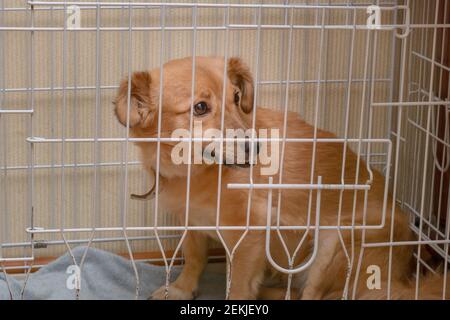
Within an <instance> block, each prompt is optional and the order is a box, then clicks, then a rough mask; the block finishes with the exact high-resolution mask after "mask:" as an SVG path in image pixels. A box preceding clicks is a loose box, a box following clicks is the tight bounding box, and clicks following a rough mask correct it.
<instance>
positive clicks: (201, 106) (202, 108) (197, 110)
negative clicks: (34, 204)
mask: <svg viewBox="0 0 450 320" xmlns="http://www.w3.org/2000/svg"><path fill="white" fill-rule="evenodd" d="M207 112H208V105H207V104H206V102H204V101H201V102H199V103H197V104H196V105H195V106H194V114H195V115H196V116H201V115H204V114H205V113H207Z"/></svg>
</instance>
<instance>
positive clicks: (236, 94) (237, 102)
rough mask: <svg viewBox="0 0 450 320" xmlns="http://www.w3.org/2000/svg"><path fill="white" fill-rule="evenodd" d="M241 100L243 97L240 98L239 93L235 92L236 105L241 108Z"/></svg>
mask: <svg viewBox="0 0 450 320" xmlns="http://www.w3.org/2000/svg"><path fill="white" fill-rule="evenodd" d="M240 99H241V97H239V92H235V93H234V104H235V105H237V106H239V100H240Z"/></svg>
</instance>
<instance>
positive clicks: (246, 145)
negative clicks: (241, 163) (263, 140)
mask: <svg viewBox="0 0 450 320" xmlns="http://www.w3.org/2000/svg"><path fill="white" fill-rule="evenodd" d="M255 145H256V148H255V149H256V150H255V152H256V154H259V142H255ZM244 147H245V153H247V154H250V142H248V141H245V146H244Z"/></svg>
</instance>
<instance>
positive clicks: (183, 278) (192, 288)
mask: <svg viewBox="0 0 450 320" xmlns="http://www.w3.org/2000/svg"><path fill="white" fill-rule="evenodd" d="M182 246H183V253H184V256H185V265H184V268H183V270H182V271H181V273H180V275H179V276H178V278H177V280H175V281H174V282H173V283H172V284H171V285H170V286H169V290H168V294H169V295H168V299H170V300H192V299H194V297H195V294H196V292H197V289H198V282H199V279H200V276H201V274H202V272H203V270H204V269H205V266H206V262H207V260H208V238H207V236H206V235H205V234H202V233H200V232H199V231H192V230H191V231H188V233H187V235H186V238H185V239H184V241H183V245H182ZM165 290H166V287H165V286H162V287H161V288H159V289H158V290H156V291H155V292H153V294H152V296H151V298H152V299H157V300H163V299H165Z"/></svg>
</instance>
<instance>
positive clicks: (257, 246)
mask: <svg viewBox="0 0 450 320" xmlns="http://www.w3.org/2000/svg"><path fill="white" fill-rule="evenodd" d="M224 63H225V62H224V59H223V58H209V57H197V58H196V60H195V66H196V69H195V86H194V92H193V100H191V93H192V92H191V91H192V79H191V77H192V58H185V59H180V60H173V61H170V62H168V63H166V64H165V65H164V68H163V80H162V83H161V79H160V70H159V69H154V70H152V71H150V72H136V73H133V75H132V78H131V83H130V88H129V87H128V80H127V79H125V80H123V82H122V83H121V85H120V89H119V91H118V96H117V98H116V100H115V104H116V108H115V112H116V115H117V118H118V120H119V121H120V122H121V123H122V124H123V125H127V124H129V127H130V134H131V136H132V137H137V138H148V137H157V135H158V122H159V121H160V122H161V137H165V138H168V137H171V134H172V132H173V131H174V130H176V129H179V128H185V129H189V128H190V116H191V105H192V116H193V120H194V121H201V122H202V127H203V130H207V129H209V128H218V129H220V128H221V116H222V113H221V110H222V107H221V105H222V100H224V102H225V104H224V107H223V109H224V110H225V115H224V128H226V129H228V128H233V129H247V128H250V127H251V126H252V116H253V112H256V129H260V128H265V129H271V128H278V129H280V132H281V133H282V132H283V131H282V130H283V113H281V112H276V111H271V110H268V109H263V108H259V107H258V108H257V109H256V110H253V105H254V101H253V96H254V84H253V79H252V75H251V73H250V71H249V68H248V67H247V66H246V65H245V64H244V63H243V62H242V61H241V60H240V59H237V58H231V59H229V60H228V61H227V62H226V63H227V66H226V67H227V68H226V69H227V73H226V74H227V77H226V79H224V70H225V65H224ZM224 85H225V86H226V88H225V89H226V90H225V92H226V96H225V97H224V98H223V97H222V95H223V89H224V88H223V86H224ZM160 87H162V88H163V93H162V105H159V100H160V99H159V98H160ZM128 89H130V92H131V96H130V101H128ZM128 102H129V107H130V108H129V110H128ZM160 108H162V109H160ZM128 112H129V119H128V117H127V114H128ZM160 112H161V117H162V118H161V119H159V118H158V117H159V113H160ZM287 137H288V138H313V137H314V128H313V127H312V126H310V125H309V124H307V123H305V122H304V121H303V120H301V119H300V118H299V117H298V115H297V114H295V113H289V115H288V119H287ZM317 138H335V136H334V135H333V134H331V133H328V132H324V131H321V130H318V131H317ZM136 144H137V146H138V147H139V149H140V151H141V159H142V161H143V165H144V167H145V168H146V170H147V171H148V172H155V171H156V163H157V158H156V156H157V143H155V142H151V143H149V142H139V143H136ZM175 144H176V142H164V141H163V142H161V144H160V159H161V160H160V167H159V173H160V183H161V186H162V191H161V193H160V194H159V201H160V205H161V206H162V207H164V209H165V210H167V211H168V212H171V213H173V214H175V215H177V216H178V217H179V218H180V221H182V223H183V224H184V219H185V213H186V194H187V190H186V188H187V176H188V170H189V166H188V165H187V164H174V163H173V161H172V158H171V155H172V154H171V153H172V150H173V148H174V145H175ZM204 145H205V143H204V144H203V146H204ZM313 148H316V153H315V159H314V162H313V161H312V154H313ZM245 149H246V159H247V160H248V159H249V158H250V157H249V153H251V152H252V151H251V148H248V147H246V148H245ZM344 150H345V152H346V156H345V163H344V166H345V174H344V179H343V180H344V182H345V183H346V184H365V183H366V182H367V181H368V179H369V173H368V171H367V170H366V165H365V163H364V162H363V161H362V160H360V161H359V162H358V159H357V156H356V155H355V153H353V152H352V151H351V150H350V149H349V148H344V146H343V144H342V143H333V142H320V143H317V144H316V145H315V146H314V144H313V143H312V142H302V143H294V142H290V143H286V148H285V154H284V162H283V174H282V182H283V183H297V184H309V183H311V170H312V165H313V163H314V175H313V179H312V182H313V183H316V182H317V177H318V176H322V177H323V181H322V183H324V184H341V183H342V179H341V171H342V166H343V164H342V163H343V152H344ZM253 153H255V151H253ZM226 157H227V156H226V155H224V159H225V161H226V160H227V158H226ZM260 167H261V165H260V164H256V165H255V166H253V182H254V183H267V182H268V176H264V175H261V174H260ZM190 170H191V172H190V180H191V182H190V190H189V200H190V204H189V219H188V222H189V225H190V226H216V217H217V215H216V213H217V203H218V202H217V197H218V187H219V165H218V164H192V165H191V168H190ZM249 179H250V168H249V167H248V166H247V168H238V167H236V166H235V165H223V166H222V171H221V181H220V188H221V195H220V218H219V219H218V220H217V221H218V222H219V225H220V226H246V225H247V223H248V224H249V225H251V226H265V225H266V219H267V197H268V191H267V190H253V191H252V192H251V201H250V211H249V212H250V215H249V217H248V221H247V204H248V197H249V193H250V191H248V190H245V191H243V190H231V189H228V188H227V185H228V184H229V183H248V182H249ZM273 179H274V183H277V182H278V181H279V174H278V173H277V174H275V175H273ZM384 183H385V182H384V178H383V176H382V175H380V174H379V173H377V172H373V180H372V182H371V189H370V191H369V192H368V199H367V210H366V217H365V223H366V224H367V225H379V224H380V222H381V213H382V208H383V199H384V189H385V185H384ZM310 194H311V199H309V197H310ZM316 195H317V192H316V191H312V192H310V191H309V190H282V191H281V192H280V193H278V191H276V190H275V191H274V192H273V202H272V206H273V208H277V206H278V204H279V201H281V202H280V208H281V215H280V219H279V223H280V225H281V226H305V225H307V224H308V207H309V204H311V206H310V210H309V211H310V212H311V219H310V221H309V223H310V225H314V224H315V212H316V205H315V203H316ZM279 196H280V197H279ZM341 196H342V206H341V208H340V209H339V203H340V201H339V200H340V197H341ZM310 200H311V201H310ZM387 203H388V204H387V213H388V214H387V216H386V223H385V227H384V228H380V229H376V230H367V231H366V232H365V235H364V236H365V239H366V242H385V241H389V240H390V226H391V222H392V221H391V215H390V212H391V209H390V208H391V206H390V204H391V203H392V200H391V199H388V200H387ZM339 212H340V221H339V222H338V213H339ZM352 212H355V216H354V217H352ZM363 212H364V192H363V191H358V192H355V191H354V190H346V191H343V192H342V194H341V192H340V191H338V190H323V191H322V193H321V208H320V214H321V217H320V225H321V226H336V225H338V223H340V225H341V226H351V225H352V224H353V225H362V224H363ZM275 213H276V210H273V217H272V224H276V223H277V218H276V216H275ZM393 222H394V225H395V228H394V229H393V231H394V233H393V240H394V241H402V240H410V239H411V238H412V234H411V232H410V229H409V227H408V221H407V218H406V216H405V215H404V214H403V213H402V212H400V211H399V210H396V213H395V218H394V221H393ZM243 232H244V231H243V230H240V231H236V230H225V231H224V230H222V231H220V235H221V236H222V237H223V240H224V242H225V244H226V245H227V247H228V248H230V250H231V249H232V248H233V247H234V246H235V244H236V243H237V242H238V241H239V239H240V237H241V236H242V234H243ZM304 232H305V231H301V230H297V231H288V230H283V231H280V232H279V233H278V232H276V231H273V232H271V239H272V240H271V244H270V246H271V253H272V256H273V258H274V260H275V261H276V262H277V263H278V264H279V265H280V266H282V267H284V268H289V261H288V258H287V255H286V253H285V250H284V247H283V246H282V242H281V241H280V237H279V236H282V237H283V239H284V241H285V242H286V247H287V249H288V251H289V254H292V253H293V252H294V250H295V249H296V247H297V245H298V243H299V241H300V239H301V238H302V237H303V235H304ZM341 235H342V238H340V236H339V233H338V232H337V230H336V229H328V230H325V229H324V230H321V231H320V237H319V239H320V240H319V246H318V253H317V256H316V258H315V260H314V262H313V264H312V266H310V268H309V269H308V272H306V274H305V273H304V274H303V277H296V278H297V279H298V281H294V284H295V287H297V288H298V289H299V291H298V294H300V289H301V288H303V290H302V298H304V299H322V298H333V299H336V298H340V297H341V296H342V291H343V288H344V284H345V282H346V276H347V273H348V272H349V271H351V272H350V290H352V289H354V290H355V292H356V297H357V298H358V295H361V294H364V292H367V285H366V280H367V277H368V275H367V273H366V270H367V267H368V266H370V265H377V266H379V267H380V269H381V277H382V281H387V273H388V261H389V260H388V259H389V249H388V248H387V247H378V248H366V249H365V250H364V251H363V252H362V251H361V239H362V236H363V235H362V232H361V230H355V231H354V232H351V231H350V230H349V229H346V230H342V231H341ZM218 238H219V237H218V234H217V232H216V231H215V230H206V231H193V230H190V231H189V232H188V233H187V236H186V238H185V239H184V242H183V251H184V255H185V258H186V261H185V265H184V268H183V271H182V273H181V274H180V276H179V277H178V279H177V280H176V281H175V282H174V283H172V284H171V285H170V288H169V292H168V294H169V299H192V298H194V294H195V292H196V290H197V286H198V281H199V277H200V275H201V274H202V272H203V269H204V267H205V264H206V262H207V249H208V240H209V239H214V240H218ZM352 238H353V246H352V241H351V239H352ZM341 239H342V241H343V243H344V244H345V247H346V249H347V250H348V252H349V254H350V256H349V258H350V259H351V260H350V261H351V263H350V265H351V266H352V268H351V269H349V263H348V259H347V257H346V255H345V252H344V250H343V249H342V245H341ZM313 240H314V237H313V230H309V231H308V232H307V234H306V241H305V243H304V245H303V246H302V248H301V249H300V250H299V252H298V254H297V257H296V259H295V264H294V266H296V265H299V264H301V263H302V262H304V261H306V260H307V259H308V256H309V255H310V254H311V250H312V247H313ZM352 248H353V251H352ZM352 253H353V254H352ZM360 254H361V259H362V260H361V262H362V263H361V268H360V276H359V281H357V282H355V274H356V269H357V268H356V265H357V262H358V259H359V258H360ZM411 259H412V249H411V247H409V246H395V247H393V250H392V269H391V277H392V280H393V281H395V282H396V283H397V282H398V283H406V282H407V279H408V277H409V276H410V275H411V268H410V262H411ZM268 276H272V277H278V276H279V277H280V278H281V279H282V280H285V278H286V276H285V275H280V274H279V273H277V272H274V268H273V267H272V266H271V265H270V264H269V263H268V261H267V258H266V254H265V231H264V230H262V229H260V230H250V231H248V232H247V233H246V236H245V237H244V240H243V241H242V242H241V243H240V244H239V246H238V247H237V249H236V251H235V253H234V255H233V256H232V261H231V285H230V291H229V298H230V299H255V298H284V294H281V291H282V290H273V291H271V290H267V288H264V287H263V286H262V284H263V280H264V279H265V278H266V277H268ZM301 279H303V281H300V280H301ZM300 282H301V283H300ZM383 289H384V288H383ZM351 292H352V291H350V293H351ZM294 296H298V295H294ZM152 297H153V298H156V299H163V298H164V288H161V289H159V290H157V291H156V292H154V293H153V296H152Z"/></svg>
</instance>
